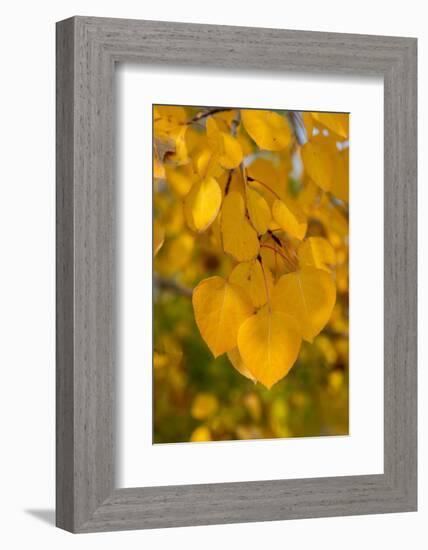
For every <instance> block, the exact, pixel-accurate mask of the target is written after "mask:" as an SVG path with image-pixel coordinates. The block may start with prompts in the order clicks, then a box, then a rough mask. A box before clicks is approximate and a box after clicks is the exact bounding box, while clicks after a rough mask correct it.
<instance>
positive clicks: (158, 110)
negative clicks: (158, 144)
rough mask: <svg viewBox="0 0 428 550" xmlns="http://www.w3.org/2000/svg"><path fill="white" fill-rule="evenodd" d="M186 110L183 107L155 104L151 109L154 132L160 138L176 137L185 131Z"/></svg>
mask: <svg viewBox="0 0 428 550" xmlns="http://www.w3.org/2000/svg"><path fill="white" fill-rule="evenodd" d="M185 123H186V111H185V110H184V109H183V107H178V106H169V105H156V107H155V108H154V111H153V126H154V134H155V136H156V137H158V138H160V139H173V140H175V139H177V137H178V136H181V135H184V133H185V132H186V129H187V126H186V124H185Z"/></svg>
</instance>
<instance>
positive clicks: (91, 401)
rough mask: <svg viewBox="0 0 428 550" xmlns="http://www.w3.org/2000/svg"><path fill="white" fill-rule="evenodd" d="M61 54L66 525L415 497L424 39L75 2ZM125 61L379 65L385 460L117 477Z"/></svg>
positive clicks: (230, 517)
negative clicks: (225, 475)
mask: <svg viewBox="0 0 428 550" xmlns="http://www.w3.org/2000/svg"><path fill="white" fill-rule="evenodd" d="M56 56H57V57H56V75H57V77H56V91H57V105H56V119H57V126H56V143H57V145H56V167H57V172H56V187H57V194H56V212H57V232H56V235H57V236H56V239H57V240H56V255H57V256H56V257H57V259H56V282H57V286H56V304H57V305H56V308H57V309H56V524H57V526H58V527H60V528H63V529H66V530H68V531H71V532H74V533H85V532H95V531H111V530H122V529H143V528H162V527H177V526H186V525H208V524H218V523H235V522H253V521H272V520H285V519H296V518H311V517H321V516H341V515H356V514H374V513H388V512H407V511H415V510H416V509H417V314H416V304H417V202H416V201H417V41H416V39H415V38H402V37H387V36H371V35H356V34H339V33H325V32H309V31H295V30H279V29H262V28H246V27H232V26H218V25H199V24H188V23H170V22H158V21H138V20H127V19H108V18H94V17H72V18H70V19H66V20H64V21H60V22H59V23H57V34H56ZM122 62H127V63H138V64H146V65H171V66H187V67H202V66H205V67H207V66H209V67H212V68H217V69H220V70H222V69H223V70H224V69H235V70H250V71H260V72H262V71H271V72H277V73H281V72H284V71H287V72H288V71H294V72H299V73H302V72H307V73H336V74H342V75H346V74H347V75H362V76H364V75H377V76H381V77H383V80H384V188H385V193H384V194H385V199H384V342H385V343H384V473H383V474H376V475H358V476H344V477H340V476H338V477H329V478H313V479H287V480H271V481H250V482H239V483H238V482H236V483H235V482H233V483H216V484H201V485H181V486H163V487H137V488H126V489H118V488H115V484H114V478H115V475H114V471H115V457H116V443H115V440H116V434H115V432H116V420H115V357H116V349H115V348H116V328H115V318H116V303H115V288H116V287H115V284H116V271H117V268H116V265H115V250H116V208H115V200H116V190H115V166H114V157H115V135H114V123H115V121H114V106H115V95H114V71H115V65H116V63H122ZM366 184H367V185H369V183H368V182H366ZM368 307H370V304H368ZM367 360H368V361H369V360H370V357H367ZM353 368H357V366H354V367H353ZM142 467H144V464H142Z"/></svg>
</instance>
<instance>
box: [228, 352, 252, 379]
mask: <svg viewBox="0 0 428 550" xmlns="http://www.w3.org/2000/svg"><path fill="white" fill-rule="evenodd" d="M227 357H228V358H229V361H230V362H231V363H232V366H233V367H234V368H235V369H236V370H237V371H238V372H239V374H242V376H245V378H248V379H249V380H251V381H252V382H256V379H255V378H254V376H253V375H252V374H251V372H250V371H249V370H248V369H247V367H246V366H245V364H244V361H243V360H242V357H241V354H240V353H239V349H238V348H234V349H232V350H231V351H228V352H227Z"/></svg>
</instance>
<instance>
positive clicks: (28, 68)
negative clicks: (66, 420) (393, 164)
mask: <svg viewBox="0 0 428 550" xmlns="http://www.w3.org/2000/svg"><path fill="white" fill-rule="evenodd" d="M423 8H424V4H423V2H420V0H408V1H407V2H406V3H405V4H403V3H401V2H400V3H398V2H396V3H392V2H391V1H386V0H382V1H379V2H376V3H375V2H372V1H368V0H367V1H364V0H360V1H359V2H347V3H344V2H343V1H339V0H338V1H329V0H325V1H323V2H319V1H316V0H306V1H305V2H297V1H296V2H288V3H281V2H277V1H275V0H264V1H263V3H261V4H260V3H257V4H251V3H250V2H243V1H241V0H239V1H238V0H237V1H236V2H230V1H228V0H224V1H222V0H217V1H216V2H215V3H213V4H205V3H203V2H200V1H199V0H194V1H188V2H177V1H173V0H164V1H163V2H162V3H156V2H153V3H144V4H143V3H142V2H132V1H130V0H122V1H121V2H114V1H113V0H103V1H101V0H100V1H95V0H84V1H83V0H79V1H77V0H69V1H68V2H67V3H65V2H63V3H60V2H54V1H53V0H52V1H40V2H29V1H26V2H22V1H19V0H15V2H13V3H12V2H9V3H7V4H5V5H4V6H3V10H2V19H1V32H0V40H1V42H2V44H1V45H2V49H1V51H2V53H3V56H2V74H1V76H2V85H1V87H0V94H1V101H0V109H1V113H0V114H1V117H0V120H1V134H0V135H1V140H2V144H1V152H2V156H1V158H2V161H1V165H0V166H1V176H0V185H1V198H0V224H1V227H0V239H1V247H0V250H1V270H0V277H1V284H0V292H1V295H0V316H1V330H0V334H1V346H0V365H1V369H2V374H3V378H2V384H1V398H0V422H1V432H0V433H1V453H0V461H1V473H2V483H1V502H0V517H1V530H0V543H1V545H2V547H3V548H7V549H9V548H11V549H12V548H41V549H44V550H53V549H57V548H61V549H65V550H67V549H70V548H73V549H74V548H75V549H77V548H79V549H82V550H84V549H97V548H103V549H110V548H111V549H117V548H121V549H128V548H149V549H150V550H152V549H154V550H155V549H158V548H162V549H163V548H165V549H166V548H174V549H181V548H183V549H193V548H195V549H196V548H198V549H199V548H201V547H203V548H204V549H214V548H215V549H217V548H222V547H223V548H234V547H236V546H237V545H239V547H245V548H246V550H247V549H260V548H262V547H265V546H266V545H270V546H273V545H275V546H278V547H284V548H285V547H291V548H299V550H307V549H313V548H315V547H316V548H321V549H323V548H326V549H327V548H328V549H340V550H343V548H344V547H346V548H347V550H353V549H358V550H360V549H361V547H368V548H376V547H385V548H388V549H402V548H406V547H409V548H412V549H413V548H415V549H420V548H425V547H426V524H427V521H428V506H427V497H428V484H427V469H426V466H425V464H427V462H428V447H427V418H428V404H427V400H426V399H424V396H425V395H426V392H427V389H428V388H427V382H428V374H427V371H426V368H424V367H425V365H426V364H427V362H428V361H427V360H428V356H427V350H426V346H422V345H421V351H420V358H419V359H420V365H421V369H420V376H419V395H420V400H419V403H420V406H419V425H420V426H421V429H420V434H419V453H420V456H419V464H420V465H421V467H420V473H419V475H420V477H419V486H420V495H419V512H418V513H412V514H393V515H383V516H365V517H353V518H329V519H316V520H297V521H289V522H275V523H264V524H241V525H227V526H211V527H194V528H180V529H167V530H157V531H146V532H138V531H134V532H126V533H105V534H94V535H80V536H73V535H70V534H68V533H64V532H61V531H59V530H57V529H54V528H53V527H52V517H53V513H52V509H53V505H54V158H55V156H54V93H55V84H54V22H55V21H56V20H58V19H62V18H65V17H68V16H69V15H72V14H73V15H74V14H81V15H99V16H111V17H130V18H145V19H163V20H181V21H188V22H200V23H216V24H235V25H249V26H266V27H282V28H292V29H307V30H320V31H338V32H358V33H373V34H390V35H410V36H418V37H419V67H420V73H419V83H420V88H419V97H420V98H421V101H420V105H419V128H420V154H419V180H420V202H419V208H420V212H421V214H422V213H423V212H424V211H426V209H427V208H428V204H427V198H428V190H427V185H425V183H426V181H427V179H428V169H427V161H426V156H427V135H428V134H427V132H428V130H427V128H428V104H427V103H426V101H425V99H424V98H426V97H427V94H428V82H427V63H428V55H427V44H428V29H427V27H426V21H425V20H426V17H425V14H424V9H423ZM368 223H370V220H368ZM427 231H428V222H427V217H426V215H425V216H422V215H421V221H420V251H421V255H420V275H421V276H420V280H421V281H424V280H426V279H427V277H428V266H427V260H426V240H425V239H424V238H423V237H424V235H425V234H426V233H427ZM419 296H420V300H421V302H420V303H421V304H422V307H421V308H420V319H421V323H420V335H421V338H420V341H421V344H422V343H423V341H424V340H425V341H426V338H425V339H424V338H423V337H424V334H426V333H427V330H428V324H427V315H426V309H425V307H424V306H425V305H426V304H427V291H426V285H424V286H422V285H421V287H420V292H419ZM369 382H370V381H368V383H369Z"/></svg>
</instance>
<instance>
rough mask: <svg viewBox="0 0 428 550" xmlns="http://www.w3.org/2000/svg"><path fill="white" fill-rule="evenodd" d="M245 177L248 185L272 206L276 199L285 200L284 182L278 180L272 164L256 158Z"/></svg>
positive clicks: (278, 177)
mask: <svg viewBox="0 0 428 550" xmlns="http://www.w3.org/2000/svg"><path fill="white" fill-rule="evenodd" d="M247 177H248V180H249V182H250V185H251V186H252V187H254V188H255V189H257V190H258V191H259V192H260V193H261V194H262V195H263V196H264V197H265V199H266V201H267V202H268V204H269V205H272V203H273V201H274V200H275V199H276V198H280V199H284V198H285V184H284V180H283V179H282V180H281V179H280V175H279V171H278V169H277V168H276V167H275V166H274V164H273V162H271V161H269V160H267V159H264V158H257V159H256V160H255V161H254V162H252V163H251V164H250V165H249V166H248V168H247Z"/></svg>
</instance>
